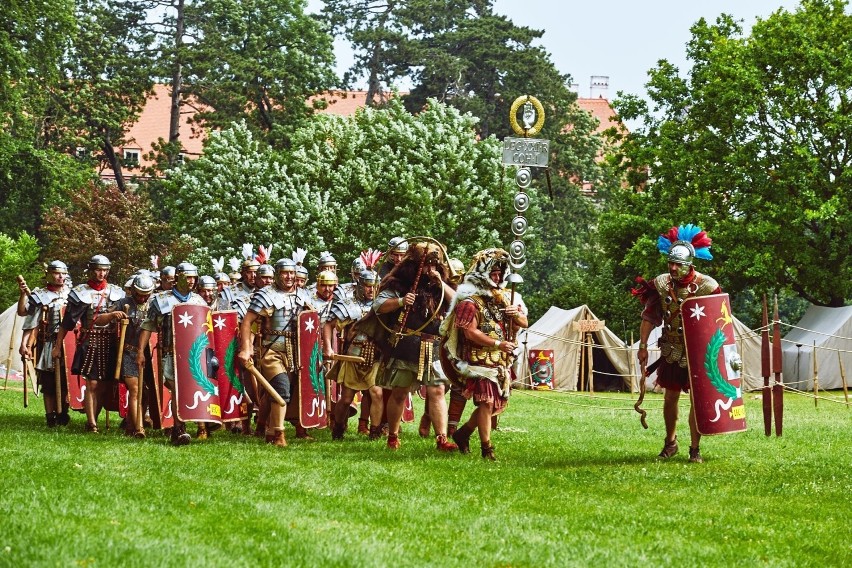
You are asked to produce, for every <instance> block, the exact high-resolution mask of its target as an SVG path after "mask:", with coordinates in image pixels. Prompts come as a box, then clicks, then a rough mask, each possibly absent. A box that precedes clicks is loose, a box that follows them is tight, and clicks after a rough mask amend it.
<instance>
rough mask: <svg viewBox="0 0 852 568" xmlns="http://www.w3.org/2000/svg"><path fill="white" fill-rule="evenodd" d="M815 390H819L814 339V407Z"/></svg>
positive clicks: (815, 404)
mask: <svg viewBox="0 0 852 568" xmlns="http://www.w3.org/2000/svg"><path fill="white" fill-rule="evenodd" d="M817 391H819V375H818V373H817V352H816V341H814V408H816V407H817V400H818V398H817V394H818V392H817Z"/></svg>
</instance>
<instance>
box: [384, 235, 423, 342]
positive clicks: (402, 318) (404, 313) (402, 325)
mask: <svg viewBox="0 0 852 568" xmlns="http://www.w3.org/2000/svg"><path fill="white" fill-rule="evenodd" d="M428 258H429V245H428V244H427V245H426V250H425V251H424V252H423V258H421V259H420V266H419V267H418V268H417V275H416V276H415V277H414V284H412V285H411V292H413V293H414V294H415V295H416V294H417V285H418V284H420V277H421V276H423V268H424V267H425V266H426V259H428ZM410 311H411V306H409V305H405V306H403V308H402V313H400V314H399V320H398V323H399V331H397V332H396V335H395V336H394V338H393V345H394V346H396V344H397V343H399V340H400V338H402V330H403V329H405V320H407V319H408V312H410Z"/></svg>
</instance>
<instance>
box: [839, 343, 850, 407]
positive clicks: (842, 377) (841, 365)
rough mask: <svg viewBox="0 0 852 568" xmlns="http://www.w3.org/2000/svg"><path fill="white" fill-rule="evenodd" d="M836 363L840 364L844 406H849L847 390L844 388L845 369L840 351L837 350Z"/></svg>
mask: <svg viewBox="0 0 852 568" xmlns="http://www.w3.org/2000/svg"><path fill="white" fill-rule="evenodd" d="M837 364H838V365H840V381H841V382H842V383H843V398H845V399H846V408H849V390H848V389H847V388H846V371H845V370H844V369H843V358H842V357H841V356H840V351H838V352H837Z"/></svg>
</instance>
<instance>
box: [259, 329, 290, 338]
mask: <svg viewBox="0 0 852 568" xmlns="http://www.w3.org/2000/svg"><path fill="white" fill-rule="evenodd" d="M263 335H272V336H275V337H292V338H295V337H296V333H295V332H293V331H289V330H283V329H276V330H269V331H264V332H263Z"/></svg>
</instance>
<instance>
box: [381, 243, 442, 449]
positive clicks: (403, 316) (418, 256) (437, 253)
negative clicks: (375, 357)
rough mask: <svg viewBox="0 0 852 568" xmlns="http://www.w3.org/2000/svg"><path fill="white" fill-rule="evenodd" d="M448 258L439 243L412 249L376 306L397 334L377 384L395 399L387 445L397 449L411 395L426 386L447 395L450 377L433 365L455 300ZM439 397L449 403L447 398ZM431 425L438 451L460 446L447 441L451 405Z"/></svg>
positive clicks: (384, 286)
mask: <svg viewBox="0 0 852 568" xmlns="http://www.w3.org/2000/svg"><path fill="white" fill-rule="evenodd" d="M443 253H444V251H443V247H442V246H441V245H440V244H434V243H430V242H418V243H413V244H411V246H409V248H408V250H407V252H406V253H405V256H404V257H403V258H402V260H401V261H399V263H398V264H397V265H396V266H394V267H393V269H392V270H391V271H390V272H389V273H388V275H387V276H386V277H385V278H384V279H383V280H382V284H381V290H380V291H379V294H378V296H377V297H376V301H375V302H374V303H373V310H374V311H375V313H376V314H377V315H378V316H379V318H380V319H382V322H383V326H384V327H385V328H386V329H388V330H390V331H391V332H392V333H391V335H390V337H389V338H388V344H387V347H386V352H387V355H388V360H387V363H386V366H385V370H384V373H383V374H382V375H381V376H380V377H378V378H377V380H376V382H377V384H379V385H380V386H381V387H382V388H384V389H385V393H384V394H385V395H387V394H390V400H389V401H388V405H387V417H388V442H387V445H388V447H389V448H390V449H393V450H395V449H397V448H399V446H400V441H399V427H400V422H401V419H402V413H403V410H404V408H405V405H406V404H407V402H408V396H409V393H411V392H413V391H415V390H418V389H419V388H420V386H423V385H425V386H426V388H427V390H429V389H440V390H441V392H443V388H444V386H445V384H446V377H445V376H444V375H443V373H441V372H439V371H438V369H437V368H436V366H435V365H433V363H435V362H436V361H437V360H438V359H437V357H438V349H437V347H438V341H439V336H438V326H439V324H440V321H441V319H442V318H443V316H444V314H445V313H446V309H447V306H448V305H449V303H450V301H451V300H452V299H453V297H454V296H455V290H453V288H452V287H451V286H450V285H449V283H448V278H449V267H448V265H447V264H446V263H445V261H444V259H443V258H442V256H443ZM440 398H441V400H444V398H443V395H441V397H440ZM432 421H433V423H434V424H435V427H436V430H437V431H438V435H437V437H436V444H437V448H438V450H439V451H453V450H455V449H456V445H455V444H453V443H451V442H449V441H448V440H447V431H446V427H447V410H446V404H444V406H443V409H440V408H436V409H435V413H434V414H432Z"/></svg>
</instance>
